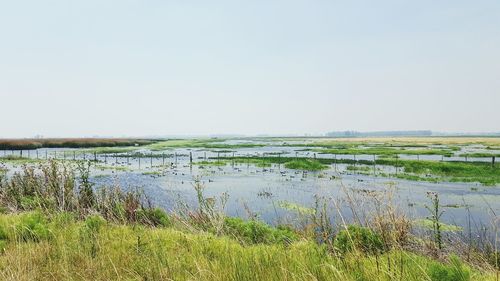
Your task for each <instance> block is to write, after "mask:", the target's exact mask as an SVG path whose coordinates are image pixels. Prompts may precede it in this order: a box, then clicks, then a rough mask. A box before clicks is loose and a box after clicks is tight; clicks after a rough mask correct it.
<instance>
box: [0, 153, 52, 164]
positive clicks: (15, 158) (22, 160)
mask: <svg viewBox="0 0 500 281" xmlns="http://www.w3.org/2000/svg"><path fill="white" fill-rule="evenodd" d="M40 161H42V160H38V159H32V158H28V157H24V156H20V155H5V156H0V163H2V162H3V163H13V164H27V163H37V162H40Z"/></svg>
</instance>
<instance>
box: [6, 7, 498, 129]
mask: <svg viewBox="0 0 500 281" xmlns="http://www.w3.org/2000/svg"><path fill="white" fill-rule="evenodd" d="M0 121H1V122H0V137H31V136H34V135H37V134H41V135H44V136H92V135H103V136H104V135H114V136H122V135H133V136H143V135H167V134H216V133H236V134H260V133H264V134H285V133H322V132H327V131H334V130H360V131H372V130H411V129H431V130H437V131H500V1H498V0H491V1H483V0H475V1H470V0H467V1H461V0H444V1H436V0H418V1H415V0H411V1H403V0H394V1H384V0H377V1H373V0H367V1H357V0H349V1H347V0H345V1H333V0H325V1H315V0H304V1H295V0H286V1H285V0H284V1H273V0H262V1H259V0H251V1H249V0H247V1H237V0H227V1H216V0H211V1H206V0H203V1H194V0H192V1H191V0H177V1H167V0H156V1H154V0H135V1H130V0H116V1H107V0H81V1H70V0H60V1H50V0H48V1H39V0H36V1H35V0H33V1H23V0H15V1H11V0H0Z"/></svg>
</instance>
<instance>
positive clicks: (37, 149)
mask: <svg viewBox="0 0 500 281" xmlns="http://www.w3.org/2000/svg"><path fill="white" fill-rule="evenodd" d="M36 159H38V149H37V150H36Z"/></svg>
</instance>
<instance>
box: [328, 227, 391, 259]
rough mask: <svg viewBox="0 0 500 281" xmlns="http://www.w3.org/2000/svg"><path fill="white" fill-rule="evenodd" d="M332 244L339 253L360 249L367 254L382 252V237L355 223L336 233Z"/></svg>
mask: <svg viewBox="0 0 500 281" xmlns="http://www.w3.org/2000/svg"><path fill="white" fill-rule="evenodd" d="M334 246H335V248H336V249H337V250H339V251H340V252H341V253H346V252H351V251H353V250H360V251H362V252H363V253H367V254H379V253H382V252H384V244H383V242H382V237H380V235H379V234H377V233H375V232H373V231H372V230H371V229H369V228H366V227H361V226H356V225H350V226H348V227H347V229H346V230H342V231H340V232H339V233H338V235H337V237H336V238H335V241H334Z"/></svg>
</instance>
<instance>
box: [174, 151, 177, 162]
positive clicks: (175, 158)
mask: <svg viewBox="0 0 500 281" xmlns="http://www.w3.org/2000/svg"><path fill="white" fill-rule="evenodd" d="M174 162H175V165H177V152H174Z"/></svg>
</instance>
